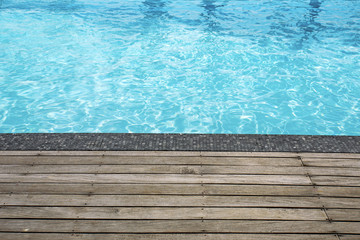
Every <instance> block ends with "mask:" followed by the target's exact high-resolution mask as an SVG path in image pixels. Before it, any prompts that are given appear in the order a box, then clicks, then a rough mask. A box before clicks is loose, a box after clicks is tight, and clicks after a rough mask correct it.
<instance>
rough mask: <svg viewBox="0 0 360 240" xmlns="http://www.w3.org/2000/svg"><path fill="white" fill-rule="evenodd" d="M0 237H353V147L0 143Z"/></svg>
mask: <svg viewBox="0 0 360 240" xmlns="http://www.w3.org/2000/svg"><path fill="white" fill-rule="evenodd" d="M0 203H1V206H0V239H1V240H20V239H21V240H24V239H36V240H45V239H49V240H50V239H51V240H67V239H83V240H85V239H86V240H94V239H101V240H115V239H121V240H145V239H149V240H150V239H151V240H207V239H211V240H221V239H226V240H262V239H266V240H310V239H311V240H320V239H321V240H323V239H324V240H359V239H360V154H330V153H329V154H320V153H318V154H317V153H248V152H243V153H219V152H9V151H4V152H0Z"/></svg>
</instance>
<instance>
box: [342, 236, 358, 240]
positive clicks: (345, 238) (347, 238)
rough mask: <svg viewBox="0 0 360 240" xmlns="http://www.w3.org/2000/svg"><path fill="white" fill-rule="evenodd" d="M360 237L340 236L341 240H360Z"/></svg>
mask: <svg viewBox="0 0 360 240" xmlns="http://www.w3.org/2000/svg"><path fill="white" fill-rule="evenodd" d="M359 239H360V235H340V240H359Z"/></svg>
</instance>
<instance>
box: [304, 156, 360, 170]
mask: <svg viewBox="0 0 360 240" xmlns="http://www.w3.org/2000/svg"><path fill="white" fill-rule="evenodd" d="M302 161H303V163H304V166H307V167H344V168H360V159H338V158H303V159H302ZM355 170H358V171H360V169H355Z"/></svg>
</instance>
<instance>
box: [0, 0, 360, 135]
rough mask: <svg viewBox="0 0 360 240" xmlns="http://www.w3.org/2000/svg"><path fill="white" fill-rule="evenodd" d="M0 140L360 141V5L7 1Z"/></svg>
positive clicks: (329, 0)
mask: <svg viewBox="0 0 360 240" xmlns="http://www.w3.org/2000/svg"><path fill="white" fill-rule="evenodd" d="M0 132H2V133H6V132H18V133H21V132H138V133H173V132H177V133H244V134H245V133H246V134H248V133H259V134H315V135H318V134H326V135H332V134H336V135H360V1H359V0H341V1H340V0H322V1H320V0H307V1H295V0H279V1H270V0H259V1H250V0H232V1H230V0H127V1H122V0H120V1H109V0H101V1H100V0H32V1H30V0H0Z"/></svg>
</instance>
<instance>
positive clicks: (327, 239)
mask: <svg viewBox="0 0 360 240" xmlns="http://www.w3.org/2000/svg"><path fill="white" fill-rule="evenodd" d="M344 237H345V236H344ZM0 239H2V240H24V239H25V240H49V239H51V240H99V239H101V240H120V239H121V240H189V239H191V240H220V239H226V240H339V239H338V238H337V236H335V235H333V234H74V233H68V234H67V233H1V232H0ZM344 239H345V238H344ZM355 239H356V240H358V238H346V239H345V240H355Z"/></svg>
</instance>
